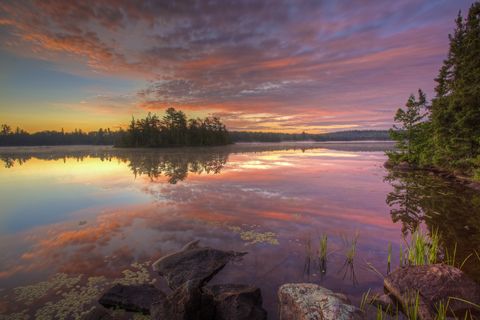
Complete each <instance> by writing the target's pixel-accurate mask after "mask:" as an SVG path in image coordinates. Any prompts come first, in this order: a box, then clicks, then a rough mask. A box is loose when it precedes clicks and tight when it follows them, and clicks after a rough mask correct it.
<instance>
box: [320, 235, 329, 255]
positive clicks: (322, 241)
mask: <svg viewBox="0 0 480 320" xmlns="http://www.w3.org/2000/svg"><path fill="white" fill-rule="evenodd" d="M327 245H328V236H327V235H326V234H324V235H322V238H321V239H320V247H319V250H318V255H319V258H320V259H321V260H327Z"/></svg>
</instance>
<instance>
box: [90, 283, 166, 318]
mask: <svg viewBox="0 0 480 320" xmlns="http://www.w3.org/2000/svg"><path fill="white" fill-rule="evenodd" d="M162 300H165V294H164V293H163V292H162V291H160V290H159V289H157V288H156V287H154V286H153V285H146V284H141V285H123V284H116V285H114V286H113V287H111V288H110V289H109V290H108V291H107V292H105V293H104V294H103V295H102V297H101V298H100V299H99V300H98V302H99V303H100V304H101V305H102V306H104V307H105V308H111V307H115V308H120V309H123V310H126V311H132V312H141V313H145V314H147V313H149V312H150V307H151V305H152V304H153V303H155V302H158V301H162Z"/></svg>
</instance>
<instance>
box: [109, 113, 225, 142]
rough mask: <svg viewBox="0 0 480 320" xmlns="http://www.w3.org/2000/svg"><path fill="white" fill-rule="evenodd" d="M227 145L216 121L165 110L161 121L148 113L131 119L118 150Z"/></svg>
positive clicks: (218, 122)
mask: <svg viewBox="0 0 480 320" xmlns="http://www.w3.org/2000/svg"><path fill="white" fill-rule="evenodd" d="M228 143H230V139H229V134H228V131H227V129H226V127H225V125H224V124H223V123H222V122H221V121H220V119H219V118H217V117H212V118H209V117H207V118H205V119H187V116H186V115H185V113H183V112H182V111H180V110H178V111H177V110H175V109H174V108H168V109H167V110H166V112H165V116H164V117H163V118H162V119H160V118H159V117H158V116H157V115H155V114H151V113H149V114H148V115H147V116H146V117H145V118H144V119H137V120H135V119H134V118H132V121H131V122H130V126H129V127H128V129H127V131H126V132H124V133H123V134H122V138H121V139H120V141H119V143H117V146H120V147H176V146H212V145H225V144H228Z"/></svg>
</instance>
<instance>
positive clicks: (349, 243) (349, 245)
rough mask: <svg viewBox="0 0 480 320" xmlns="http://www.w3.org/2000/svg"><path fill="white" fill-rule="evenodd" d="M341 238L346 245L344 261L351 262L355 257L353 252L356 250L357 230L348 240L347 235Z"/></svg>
mask: <svg viewBox="0 0 480 320" xmlns="http://www.w3.org/2000/svg"><path fill="white" fill-rule="evenodd" d="M343 240H344V242H345V245H346V247H347V251H346V253H345V256H346V257H347V260H346V263H348V264H352V263H353V260H354V258H355V253H356V251H357V242H358V232H356V233H355V236H354V237H353V238H352V240H351V241H349V240H348V239H347V237H344V238H343Z"/></svg>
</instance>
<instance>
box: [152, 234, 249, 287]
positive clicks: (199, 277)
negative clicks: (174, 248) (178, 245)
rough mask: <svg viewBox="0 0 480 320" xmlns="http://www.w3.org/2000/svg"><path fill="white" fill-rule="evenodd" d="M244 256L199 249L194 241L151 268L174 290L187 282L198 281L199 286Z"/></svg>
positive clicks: (233, 252)
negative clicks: (232, 261)
mask: <svg viewBox="0 0 480 320" xmlns="http://www.w3.org/2000/svg"><path fill="white" fill-rule="evenodd" d="M245 254H246V252H235V251H222V250H217V249H212V248H208V247H200V246H198V241H194V242H190V243H189V244H187V245H186V246H185V247H183V248H182V250H180V251H178V252H175V253H172V254H170V255H167V256H164V257H162V258H160V259H159V260H157V261H156V262H155V263H154V264H153V265H152V266H153V270H154V271H156V272H158V274H159V275H161V276H163V277H164V278H165V280H166V281H167V284H168V286H169V287H170V288H171V289H172V290H176V289H178V288H179V287H180V286H182V285H183V284H184V283H185V282H187V281H189V280H195V281H199V282H200V286H201V285H202V284H203V283H205V282H207V281H209V280H210V279H211V278H212V277H213V276H214V275H215V274H217V273H218V272H219V271H220V270H222V269H223V267H225V265H226V264H227V263H228V262H229V261H231V260H233V259H235V258H237V257H241V256H243V255H245Z"/></svg>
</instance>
